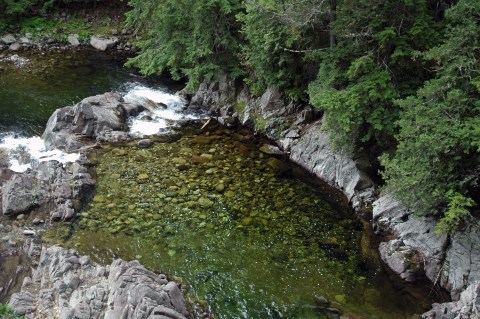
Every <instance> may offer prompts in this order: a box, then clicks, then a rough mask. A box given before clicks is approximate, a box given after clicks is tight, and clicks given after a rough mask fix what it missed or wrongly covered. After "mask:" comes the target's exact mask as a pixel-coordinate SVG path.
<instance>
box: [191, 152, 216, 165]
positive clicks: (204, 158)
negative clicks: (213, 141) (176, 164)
mask: <svg viewBox="0 0 480 319" xmlns="http://www.w3.org/2000/svg"><path fill="white" fill-rule="evenodd" d="M204 155H211V154H202V155H200V156H198V155H193V156H192V162H193V163H194V164H205V163H208V162H210V161H211V160H212V158H213V156H210V157H209V156H204Z"/></svg>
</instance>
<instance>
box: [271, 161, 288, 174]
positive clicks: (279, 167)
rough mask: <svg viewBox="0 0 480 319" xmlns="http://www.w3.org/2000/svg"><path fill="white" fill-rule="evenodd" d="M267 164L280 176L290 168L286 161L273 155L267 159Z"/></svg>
mask: <svg viewBox="0 0 480 319" xmlns="http://www.w3.org/2000/svg"><path fill="white" fill-rule="evenodd" d="M267 165H268V166H269V167H270V168H271V169H272V171H273V173H274V174H275V175H277V176H280V175H282V174H284V173H286V172H287V171H289V170H290V167H289V166H288V164H286V163H285V162H283V161H281V160H279V159H277V158H274V157H271V158H269V159H268V161H267Z"/></svg>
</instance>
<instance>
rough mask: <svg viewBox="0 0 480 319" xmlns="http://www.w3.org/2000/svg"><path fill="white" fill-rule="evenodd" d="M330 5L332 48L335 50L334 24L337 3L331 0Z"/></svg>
mask: <svg viewBox="0 0 480 319" xmlns="http://www.w3.org/2000/svg"><path fill="white" fill-rule="evenodd" d="M328 3H329V4H330V9H329V11H328V15H329V18H330V23H329V27H330V31H329V33H330V48H333V47H334V46H335V34H334V33H333V22H334V21H335V19H336V10H337V3H336V1H335V0H329V1H328Z"/></svg>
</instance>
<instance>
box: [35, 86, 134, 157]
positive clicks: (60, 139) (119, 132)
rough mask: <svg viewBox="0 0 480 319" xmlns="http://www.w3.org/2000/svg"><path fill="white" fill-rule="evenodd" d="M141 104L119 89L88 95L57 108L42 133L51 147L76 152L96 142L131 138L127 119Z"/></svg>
mask: <svg viewBox="0 0 480 319" xmlns="http://www.w3.org/2000/svg"><path fill="white" fill-rule="evenodd" d="M136 110H137V108H136V107H132V106H130V105H128V104H127V103H124V102H123V99H122V97H121V96H120V95H119V94H116V93H105V94H101V95H97V96H92V97H88V98H86V99H84V100H82V101H81V102H79V103H78V104H76V105H75V106H72V107H64V108H61V109H58V110H56V111H55V112H54V113H53V114H52V116H51V117H50V119H49V120H48V122H47V127H46V128H45V131H44V133H43V135H42V138H43V139H44V140H45V144H46V147H47V149H55V148H58V149H61V150H64V151H67V152H74V151H78V150H80V149H82V148H83V147H85V146H87V145H90V144H92V143H95V142H118V141H122V140H126V139H127V138H128V136H127V133H126V130H127V128H128V127H127V125H126V123H125V121H126V119H127V117H128V116H129V115H131V114H130V112H136Z"/></svg>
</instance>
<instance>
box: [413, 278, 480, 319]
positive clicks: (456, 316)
mask: <svg viewBox="0 0 480 319" xmlns="http://www.w3.org/2000/svg"><path fill="white" fill-rule="evenodd" d="M422 318H423V319H478V318H480V281H477V282H475V283H473V284H471V285H470V286H468V287H467V289H465V290H464V291H463V292H462V293H461V295H460V299H459V300H458V301H457V302H446V303H442V304H434V305H433V307H432V310H430V311H429V312H426V313H424V314H423V316H422Z"/></svg>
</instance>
